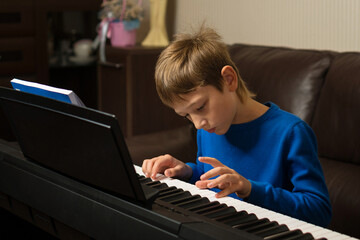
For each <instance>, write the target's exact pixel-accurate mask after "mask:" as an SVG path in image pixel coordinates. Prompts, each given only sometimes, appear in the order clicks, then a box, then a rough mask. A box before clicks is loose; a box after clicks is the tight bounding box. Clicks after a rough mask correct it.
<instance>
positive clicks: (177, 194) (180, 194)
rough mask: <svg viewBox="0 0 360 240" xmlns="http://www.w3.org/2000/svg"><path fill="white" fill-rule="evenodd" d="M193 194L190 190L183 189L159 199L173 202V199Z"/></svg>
mask: <svg viewBox="0 0 360 240" xmlns="http://www.w3.org/2000/svg"><path fill="white" fill-rule="evenodd" d="M188 196H191V194H190V193H189V192H188V191H184V190H182V189H181V191H178V192H174V193H173V194H169V195H166V196H162V197H159V198H158V199H159V200H162V201H164V202H171V201H173V200H177V199H181V198H184V197H188Z"/></svg>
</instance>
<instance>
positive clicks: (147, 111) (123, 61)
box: [98, 46, 186, 137]
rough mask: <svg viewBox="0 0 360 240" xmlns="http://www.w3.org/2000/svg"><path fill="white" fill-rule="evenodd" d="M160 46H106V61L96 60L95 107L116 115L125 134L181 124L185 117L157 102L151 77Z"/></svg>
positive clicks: (146, 131) (168, 127)
mask: <svg viewBox="0 0 360 240" xmlns="http://www.w3.org/2000/svg"><path fill="white" fill-rule="evenodd" d="M162 50H163V48H145V47H140V46H138V47H128V48H116V47H110V46H107V47H106V50H105V51H106V58H107V63H99V69H98V73H99V76H98V81H99V83H98V106H99V109H100V110H102V111H104V112H108V113H112V114H115V115H116V117H117V119H118V121H119V123H120V126H121V128H122V131H123V133H124V135H125V136H127V137H131V136H134V135H139V134H146V133H151V132H157V131H162V130H167V129H171V128H175V127H179V126H182V125H184V124H185V123H186V120H184V119H183V118H181V117H179V116H177V115H176V114H175V112H174V111H173V110H172V109H170V108H168V107H166V106H164V105H163V104H162V102H161V101H160V99H159V97H158V95H157V92H156V88H155V82H154V81H155V80H154V72H155V64H156V61H157V58H158V56H159V55H160V53H161V51H162Z"/></svg>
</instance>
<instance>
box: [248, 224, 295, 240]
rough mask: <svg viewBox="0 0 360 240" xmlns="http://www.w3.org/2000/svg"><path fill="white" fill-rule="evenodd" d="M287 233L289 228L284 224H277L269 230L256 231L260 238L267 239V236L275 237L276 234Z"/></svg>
mask: <svg viewBox="0 0 360 240" xmlns="http://www.w3.org/2000/svg"><path fill="white" fill-rule="evenodd" d="M287 231H289V228H288V227H287V226H286V225H284V224H281V225H278V224H276V225H275V226H272V227H269V228H267V229H262V230H259V231H256V232H254V234H255V235H257V236H259V237H262V238H265V237H267V236H271V235H274V234H278V233H282V232H287Z"/></svg>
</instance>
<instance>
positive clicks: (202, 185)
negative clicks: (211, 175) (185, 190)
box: [195, 180, 211, 189]
mask: <svg viewBox="0 0 360 240" xmlns="http://www.w3.org/2000/svg"><path fill="white" fill-rule="evenodd" d="M209 182H211V180H205V181H202V180H200V181H197V182H196V183H195V186H196V187H198V188H201V189H203V188H208V184H209Z"/></svg>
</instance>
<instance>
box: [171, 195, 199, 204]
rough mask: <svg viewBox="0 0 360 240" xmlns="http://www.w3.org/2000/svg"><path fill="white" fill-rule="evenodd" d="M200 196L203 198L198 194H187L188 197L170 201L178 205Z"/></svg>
mask: <svg viewBox="0 0 360 240" xmlns="http://www.w3.org/2000/svg"><path fill="white" fill-rule="evenodd" d="M198 198H201V196H200V195H198V194H197V195H190V196H186V197H183V198H180V199H176V200H173V201H170V202H169V203H170V204H174V205H177V206H178V205H179V204H181V203H187V202H189V201H191V200H194V199H198Z"/></svg>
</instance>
